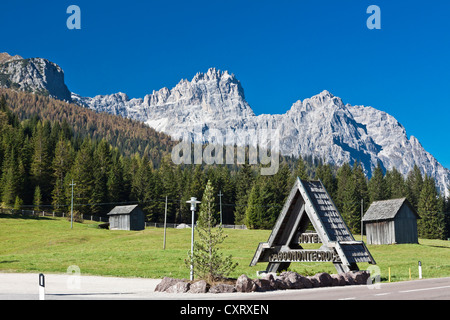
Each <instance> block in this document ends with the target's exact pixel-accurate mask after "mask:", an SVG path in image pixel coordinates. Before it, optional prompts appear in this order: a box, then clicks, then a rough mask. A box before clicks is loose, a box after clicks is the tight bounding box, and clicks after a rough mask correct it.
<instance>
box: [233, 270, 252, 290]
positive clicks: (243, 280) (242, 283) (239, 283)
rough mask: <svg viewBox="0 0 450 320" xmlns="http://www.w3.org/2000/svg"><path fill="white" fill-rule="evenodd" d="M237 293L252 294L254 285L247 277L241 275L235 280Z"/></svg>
mask: <svg viewBox="0 0 450 320" xmlns="http://www.w3.org/2000/svg"><path fill="white" fill-rule="evenodd" d="M235 287H236V291H237V292H253V291H255V290H256V286H255V283H254V282H253V280H252V279H250V278H249V277H248V276H247V275H245V274H243V275H241V276H240V277H239V278H238V279H237V280H236V286H235Z"/></svg>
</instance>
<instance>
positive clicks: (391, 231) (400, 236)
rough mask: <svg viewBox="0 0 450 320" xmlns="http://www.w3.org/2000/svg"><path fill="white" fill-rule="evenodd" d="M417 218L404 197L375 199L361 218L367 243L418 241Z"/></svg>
mask: <svg viewBox="0 0 450 320" xmlns="http://www.w3.org/2000/svg"><path fill="white" fill-rule="evenodd" d="M417 219H420V217H419V215H418V214H417V212H416V210H414V208H413V206H412V205H411V204H410V203H409V201H408V200H407V199H406V198H401V199H393V200H385V201H375V202H374V203H372V205H371V206H370V208H369V210H367V212H366V214H365V215H364V218H363V222H364V224H365V226H366V235H367V244H395V243H398V244H400V243H418V236H417Z"/></svg>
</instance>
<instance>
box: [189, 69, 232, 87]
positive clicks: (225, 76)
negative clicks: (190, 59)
mask: <svg viewBox="0 0 450 320" xmlns="http://www.w3.org/2000/svg"><path fill="white" fill-rule="evenodd" d="M201 80H205V81H210V80H232V81H237V80H236V77H235V76H234V74H229V73H228V71H227V70H225V71H221V70H220V69H216V68H214V67H212V68H209V69H208V71H207V72H206V73H203V72H198V73H197V74H196V75H195V76H194V78H192V82H195V83H197V82H199V81H201Z"/></svg>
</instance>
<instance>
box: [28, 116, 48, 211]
mask: <svg viewBox="0 0 450 320" xmlns="http://www.w3.org/2000/svg"><path fill="white" fill-rule="evenodd" d="M49 127H50V125H49V123H48V122H45V124H42V123H41V122H38V124H37V126H36V129H35V132H34V134H33V144H34V150H33V156H32V157H33V158H32V162H31V170H30V173H31V177H32V182H33V185H34V186H35V187H36V186H39V188H40V190H41V191H42V196H43V199H42V200H43V201H44V202H47V201H48V202H49V200H50V197H49V196H50V194H51V186H52V177H51V170H50V169H51V165H50V164H51V158H50V155H49V144H48V143H49V136H50V133H49Z"/></svg>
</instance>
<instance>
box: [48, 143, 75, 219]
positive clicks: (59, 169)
mask: <svg viewBox="0 0 450 320" xmlns="http://www.w3.org/2000/svg"><path fill="white" fill-rule="evenodd" d="M72 162H73V149H72V147H71V144H70V142H69V141H66V140H64V139H63V137H62V136H61V137H60V139H59V141H58V143H57V144H56V149H55V157H54V158H53V165H52V167H53V178H54V181H55V185H54V188H53V191H52V198H53V200H52V205H53V207H54V208H55V209H56V210H61V208H62V207H63V206H64V205H67V203H68V199H67V198H66V195H65V194H66V190H65V189H66V188H67V187H68V185H65V184H64V180H65V177H66V175H67V173H68V172H69V171H70V168H71V167H72Z"/></svg>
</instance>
